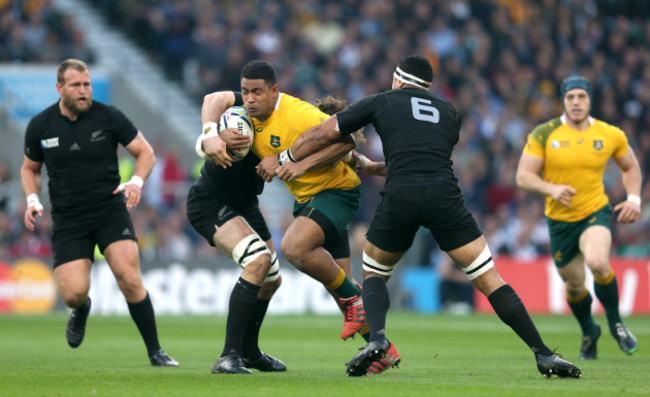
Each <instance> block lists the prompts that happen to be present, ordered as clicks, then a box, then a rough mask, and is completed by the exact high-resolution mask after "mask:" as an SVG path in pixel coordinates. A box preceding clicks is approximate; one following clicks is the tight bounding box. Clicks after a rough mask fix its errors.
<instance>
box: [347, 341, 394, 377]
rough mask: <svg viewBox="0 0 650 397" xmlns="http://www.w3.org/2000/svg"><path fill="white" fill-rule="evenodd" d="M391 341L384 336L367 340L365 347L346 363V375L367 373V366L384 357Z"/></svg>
mask: <svg viewBox="0 0 650 397" xmlns="http://www.w3.org/2000/svg"><path fill="white" fill-rule="evenodd" d="M390 346H391V343H390V342H389V341H388V339H386V338H382V339H378V340H374V341H371V342H368V344H367V345H366V347H364V348H363V349H361V352H359V353H357V355H355V356H354V357H352V360H350V362H348V363H346V364H345V365H347V367H348V369H347V371H346V373H347V375H348V376H364V375H366V374H367V373H368V368H370V366H371V365H372V363H374V362H375V361H378V360H381V359H383V358H384V357H386V353H388V350H389V349H390Z"/></svg>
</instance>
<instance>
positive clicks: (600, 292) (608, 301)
mask: <svg viewBox="0 0 650 397" xmlns="http://www.w3.org/2000/svg"><path fill="white" fill-rule="evenodd" d="M594 292H595V293H596V297H598V300H599V301H600V303H602V304H603V308H605V316H607V323H608V324H609V329H610V331H612V332H615V331H616V326H615V324H616V323H621V322H623V321H622V320H621V315H620V313H619V311H618V284H617V283H616V277H613V278H612V281H611V282H609V283H607V284H600V283H599V282H598V281H594Z"/></svg>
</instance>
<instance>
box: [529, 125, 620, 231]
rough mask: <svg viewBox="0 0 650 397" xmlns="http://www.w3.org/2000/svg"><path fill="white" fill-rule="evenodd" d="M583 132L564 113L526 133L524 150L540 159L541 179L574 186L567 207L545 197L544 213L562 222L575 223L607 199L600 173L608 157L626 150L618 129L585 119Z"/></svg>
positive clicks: (603, 203)
mask: <svg viewBox="0 0 650 397" xmlns="http://www.w3.org/2000/svg"><path fill="white" fill-rule="evenodd" d="M589 120H590V123H591V125H590V126H589V128H587V129H586V130H585V131H576V130H574V129H573V128H571V127H569V126H568V125H567V124H566V123H565V122H564V116H562V117H558V118H555V119H552V120H550V121H548V122H546V123H544V124H540V125H538V126H537V127H535V129H534V130H533V132H531V133H530V134H529V135H528V142H527V143H526V146H525V147H524V153H526V154H529V155H531V156H535V157H540V158H542V159H544V167H543V169H542V177H543V178H544V180H545V181H548V182H551V183H554V184H558V185H569V186H573V187H574V188H575V189H576V192H577V193H576V194H575V195H574V196H573V202H572V204H571V208H567V207H565V206H563V205H562V204H560V203H559V202H557V201H555V200H553V198H552V197H551V196H547V197H546V209H545V214H546V216H548V217H549V218H551V219H553V220H556V221H562V222H576V221H579V220H582V219H584V218H586V217H587V216H589V215H590V214H592V213H594V212H596V211H598V210H599V209H600V208H602V207H603V206H604V205H606V204H607V203H608V202H609V198H608V197H607V195H606V194H605V186H604V184H603V173H604V172H605V166H606V165H607V161H608V160H609V159H610V157H613V158H616V159H618V158H620V157H621V156H623V155H624V154H625V153H626V152H627V149H628V143H627V137H626V136H625V133H624V132H623V131H621V130H620V129H619V128H617V127H614V126H612V125H609V124H607V123H605V122H603V121H600V120H596V119H594V118H591V117H590V118H589Z"/></svg>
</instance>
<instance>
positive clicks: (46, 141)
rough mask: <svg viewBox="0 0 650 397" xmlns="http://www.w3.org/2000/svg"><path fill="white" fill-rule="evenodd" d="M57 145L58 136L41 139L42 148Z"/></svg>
mask: <svg viewBox="0 0 650 397" xmlns="http://www.w3.org/2000/svg"><path fill="white" fill-rule="evenodd" d="M58 146H59V137H56V138H49V139H41V147H42V148H43V149H51V148H53V147H58Z"/></svg>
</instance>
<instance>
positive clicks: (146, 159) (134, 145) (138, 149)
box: [126, 131, 156, 181]
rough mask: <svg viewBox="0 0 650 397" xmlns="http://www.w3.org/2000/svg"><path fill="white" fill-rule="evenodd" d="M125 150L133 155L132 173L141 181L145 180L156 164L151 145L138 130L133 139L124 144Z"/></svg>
mask: <svg viewBox="0 0 650 397" xmlns="http://www.w3.org/2000/svg"><path fill="white" fill-rule="evenodd" d="M126 150H128V151H129V153H131V155H133V157H135V167H134V169H133V175H137V176H139V177H140V178H142V180H143V181H144V180H146V179H147V178H148V177H149V174H151V171H152V170H153V167H154V165H155V164H156V154H155V153H154V150H153V147H151V145H150V144H149V142H148V141H147V140H146V139H145V137H144V135H143V134H142V132H139V131H138V135H137V136H136V137H135V139H134V140H133V141H131V142H130V143H129V144H128V145H126Z"/></svg>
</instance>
